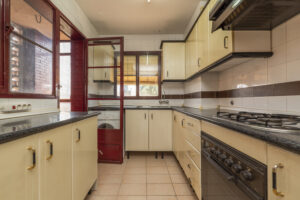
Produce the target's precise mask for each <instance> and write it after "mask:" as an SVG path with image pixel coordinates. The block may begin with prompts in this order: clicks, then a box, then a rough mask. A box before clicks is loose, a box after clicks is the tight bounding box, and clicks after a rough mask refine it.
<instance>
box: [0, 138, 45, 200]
mask: <svg viewBox="0 0 300 200" xmlns="http://www.w3.org/2000/svg"><path fill="white" fill-rule="evenodd" d="M38 148H39V145H38V137H37V136H29V137H26V138H23V139H19V140H15V141H12V142H8V143H4V144H0V159H1V162H0V199H5V200H17V199H20V200H21V199H22V200H38V199H39V176H40V175H39V170H40V169H39V168H40V166H39V161H40V159H39V154H38Z"/></svg>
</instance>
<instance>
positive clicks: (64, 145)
mask: <svg viewBox="0 0 300 200" xmlns="http://www.w3.org/2000/svg"><path fill="white" fill-rule="evenodd" d="M0 160H1V162H0V199H1V200H2V199H5V200H19V199H20V200H21V199H22V200H54V199H55V200H84V198H85V196H86V195H87V193H88V191H89V190H90V189H91V187H92V185H93V184H94V182H95V181H96V179H97V118H96V117H92V118H89V119H86V120H83V121H79V122H77V123H74V124H70V125H66V126H62V127H59V128H55V129H52V130H49V131H46V132H43V133H39V134H36V135H33V136H28V137H25V138H21V139H17V140H15V141H12V142H7V143H4V144H0ZM72 186H73V187H72Z"/></svg>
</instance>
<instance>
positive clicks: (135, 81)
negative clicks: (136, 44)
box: [118, 52, 160, 98]
mask: <svg viewBox="0 0 300 200" xmlns="http://www.w3.org/2000/svg"><path fill="white" fill-rule="evenodd" d="M118 60H119V58H118ZM119 82H120V73H119V71H118V95H119V90H120V87H119ZM159 96H160V52H125V53H124V97H125V98H158V97H159Z"/></svg>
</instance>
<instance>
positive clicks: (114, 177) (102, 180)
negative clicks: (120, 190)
mask: <svg viewBox="0 0 300 200" xmlns="http://www.w3.org/2000/svg"><path fill="white" fill-rule="evenodd" d="M122 176H123V175H122V174H105V175H102V176H101V177H99V179H98V183H99V184H106V183H119V184H120V183H121V182H122Z"/></svg>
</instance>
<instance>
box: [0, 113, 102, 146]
mask: <svg viewBox="0 0 300 200" xmlns="http://www.w3.org/2000/svg"><path fill="white" fill-rule="evenodd" d="M98 114H99V112H56V113H48V114H41V115H32V116H26V117H17V118H10V119H2V120H0V144H1V143H5V142H9V141H12V140H16V139H19V138H22V137H26V136H29V135H33V134H36V133H40V132H43V131H47V130H50V129H53V128H56V127H59V126H63V125H67V124H70V123H74V122H77V121H80V120H83V119H86V118H90V117H93V116H97V115H98Z"/></svg>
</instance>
